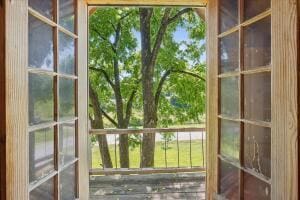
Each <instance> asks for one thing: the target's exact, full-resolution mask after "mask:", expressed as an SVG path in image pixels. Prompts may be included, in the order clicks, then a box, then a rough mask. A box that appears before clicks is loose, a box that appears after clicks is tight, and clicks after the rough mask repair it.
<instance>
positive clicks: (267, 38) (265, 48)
mask: <svg viewBox="0 0 300 200" xmlns="http://www.w3.org/2000/svg"><path fill="white" fill-rule="evenodd" d="M269 65H271V17H267V18H265V19H263V20H260V21H258V22H255V23H254V24H252V25H250V26H247V27H245V29H244V66H245V67H244V68H245V69H253V68H258V67H262V66H269Z"/></svg>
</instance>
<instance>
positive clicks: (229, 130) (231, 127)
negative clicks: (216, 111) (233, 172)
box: [221, 120, 240, 160]
mask: <svg viewBox="0 0 300 200" xmlns="http://www.w3.org/2000/svg"><path fill="white" fill-rule="evenodd" d="M239 152H240V124H239V123H238V122H232V121H228V120H221V154H222V155H224V156H226V157H229V158H232V159H235V160H239Z"/></svg>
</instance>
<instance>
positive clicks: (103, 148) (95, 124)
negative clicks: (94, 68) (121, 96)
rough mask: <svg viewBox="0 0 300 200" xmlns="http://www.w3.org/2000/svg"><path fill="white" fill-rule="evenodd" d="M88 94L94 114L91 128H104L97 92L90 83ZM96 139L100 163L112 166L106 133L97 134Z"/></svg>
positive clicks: (106, 166)
mask: <svg viewBox="0 0 300 200" xmlns="http://www.w3.org/2000/svg"><path fill="white" fill-rule="evenodd" d="M89 90H90V92H89V95H90V99H91V103H92V107H93V110H94V116H95V119H94V120H92V123H91V125H92V128H94V129H104V124H103V116H102V111H101V109H100V102H99V99H98V96H97V93H96V92H95V91H94V90H93V88H92V86H91V84H90V85H89ZM97 141H98V144H99V152H100V155H101V159H102V164H103V166H104V167H105V168H112V167H113V165H112V161H111V157H110V153H109V147H108V143H107V138H106V135H98V136H97Z"/></svg>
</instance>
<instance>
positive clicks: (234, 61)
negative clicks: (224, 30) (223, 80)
mask: <svg viewBox="0 0 300 200" xmlns="http://www.w3.org/2000/svg"><path fill="white" fill-rule="evenodd" d="M238 70H239V34H238V32H234V33H232V34H230V35H228V36H225V37H223V38H221V39H220V72H221V73H225V72H230V71H238Z"/></svg>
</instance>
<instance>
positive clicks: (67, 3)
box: [59, 0, 75, 32]
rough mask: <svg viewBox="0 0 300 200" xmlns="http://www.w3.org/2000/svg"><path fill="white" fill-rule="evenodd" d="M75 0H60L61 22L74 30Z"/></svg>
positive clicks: (70, 29)
mask: <svg viewBox="0 0 300 200" xmlns="http://www.w3.org/2000/svg"><path fill="white" fill-rule="evenodd" d="M74 5H75V0H59V24H60V25H61V26H63V27H65V28H66V29H68V30H69V31H71V32H74V21H75V6H74Z"/></svg>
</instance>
